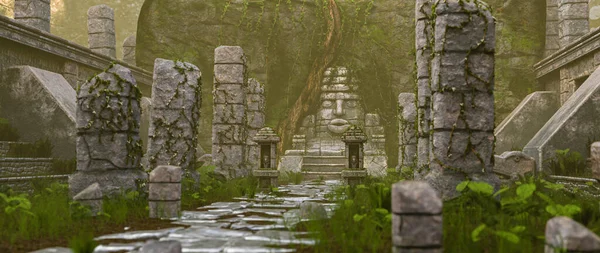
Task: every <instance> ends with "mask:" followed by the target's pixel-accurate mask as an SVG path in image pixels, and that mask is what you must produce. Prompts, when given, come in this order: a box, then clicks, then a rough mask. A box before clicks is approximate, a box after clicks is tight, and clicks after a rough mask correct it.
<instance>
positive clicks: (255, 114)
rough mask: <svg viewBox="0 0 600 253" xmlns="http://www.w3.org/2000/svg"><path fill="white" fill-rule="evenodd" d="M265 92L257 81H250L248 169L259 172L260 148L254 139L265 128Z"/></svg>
mask: <svg viewBox="0 0 600 253" xmlns="http://www.w3.org/2000/svg"><path fill="white" fill-rule="evenodd" d="M264 93H265V90H264V88H263V87H262V86H261V84H260V83H259V82H258V81H257V80H256V79H253V78H251V79H249V80H248V87H247V90H246V127H247V131H248V132H247V133H248V135H247V137H246V149H245V151H246V154H245V156H244V159H245V160H246V161H245V163H246V167H247V168H248V170H250V171H252V170H257V169H259V167H260V146H259V145H258V143H256V142H254V141H253V140H252V138H254V136H256V134H257V133H258V131H259V130H260V129H262V128H263V127H264V126H265V95H264Z"/></svg>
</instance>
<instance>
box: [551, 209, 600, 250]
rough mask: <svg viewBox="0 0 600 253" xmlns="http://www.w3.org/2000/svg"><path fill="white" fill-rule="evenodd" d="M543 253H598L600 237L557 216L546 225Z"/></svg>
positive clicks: (572, 221)
mask: <svg viewBox="0 0 600 253" xmlns="http://www.w3.org/2000/svg"><path fill="white" fill-rule="evenodd" d="M545 235H546V236H545V238H546V246H545V250H544V252H546V253H553V252H600V237H598V236H597V235H596V233H594V232H593V231H591V230H589V229H587V228H586V227H585V226H583V225H581V224H579V223H577V222H576V221H574V220H573V219H571V218H569V217H564V216H559V217H554V218H552V219H550V220H549V221H548V222H547V223H546V233H545Z"/></svg>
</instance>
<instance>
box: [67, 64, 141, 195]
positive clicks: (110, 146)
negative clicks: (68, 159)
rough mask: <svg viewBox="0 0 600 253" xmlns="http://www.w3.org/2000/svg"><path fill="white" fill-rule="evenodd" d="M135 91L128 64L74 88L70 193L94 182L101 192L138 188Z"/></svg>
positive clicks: (138, 170) (138, 97)
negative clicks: (74, 155)
mask: <svg viewBox="0 0 600 253" xmlns="http://www.w3.org/2000/svg"><path fill="white" fill-rule="evenodd" d="M140 97H141V93H140V91H139V89H138V88H137V85H136V81H135V79H134V78H133V75H132V74H131V72H130V71H129V69H127V68H125V67H123V66H121V65H118V64H117V65H113V66H111V67H110V68H108V69H107V70H106V71H105V72H102V73H100V74H99V75H97V76H95V77H93V78H92V79H90V80H89V81H88V82H86V83H85V84H83V85H82V86H81V88H80V89H79V92H78V94H77V119H76V124H77V141H76V145H77V172H76V173H75V174H73V175H71V176H70V177H69V190H70V193H71V196H74V195H75V194H77V193H79V192H81V191H82V190H84V189H85V188H87V187H88V186H90V185H91V184H93V183H98V184H99V185H100V187H101V188H102V192H103V193H104V195H107V194H115V193H121V192H122V191H126V190H129V189H133V190H137V186H138V182H139V181H140V180H146V179H147V175H146V173H144V171H143V170H142V168H141V165H140V159H141V156H142V144H141V141H140V136H139V128H140V125H139V124H140V114H141V110H140Z"/></svg>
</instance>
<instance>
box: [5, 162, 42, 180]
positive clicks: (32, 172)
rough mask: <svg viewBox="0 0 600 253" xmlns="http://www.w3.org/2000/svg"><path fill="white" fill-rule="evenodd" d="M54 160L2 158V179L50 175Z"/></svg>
mask: <svg viewBox="0 0 600 253" xmlns="http://www.w3.org/2000/svg"><path fill="white" fill-rule="evenodd" d="M51 173H52V158H0V178H4V177H27V176H38V175H48V174H51Z"/></svg>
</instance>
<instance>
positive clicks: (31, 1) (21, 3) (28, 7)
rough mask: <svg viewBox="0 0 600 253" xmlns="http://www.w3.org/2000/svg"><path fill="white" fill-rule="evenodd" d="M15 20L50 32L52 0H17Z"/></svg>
mask: <svg viewBox="0 0 600 253" xmlns="http://www.w3.org/2000/svg"><path fill="white" fill-rule="evenodd" d="M14 12H15V20H16V21H17V22H19V23H22V24H25V25H28V26H30V27H33V28H36V29H39V30H42V31H44V32H47V33H49V32H50V15H51V14H50V13H51V12H50V0H15V9H14Z"/></svg>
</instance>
